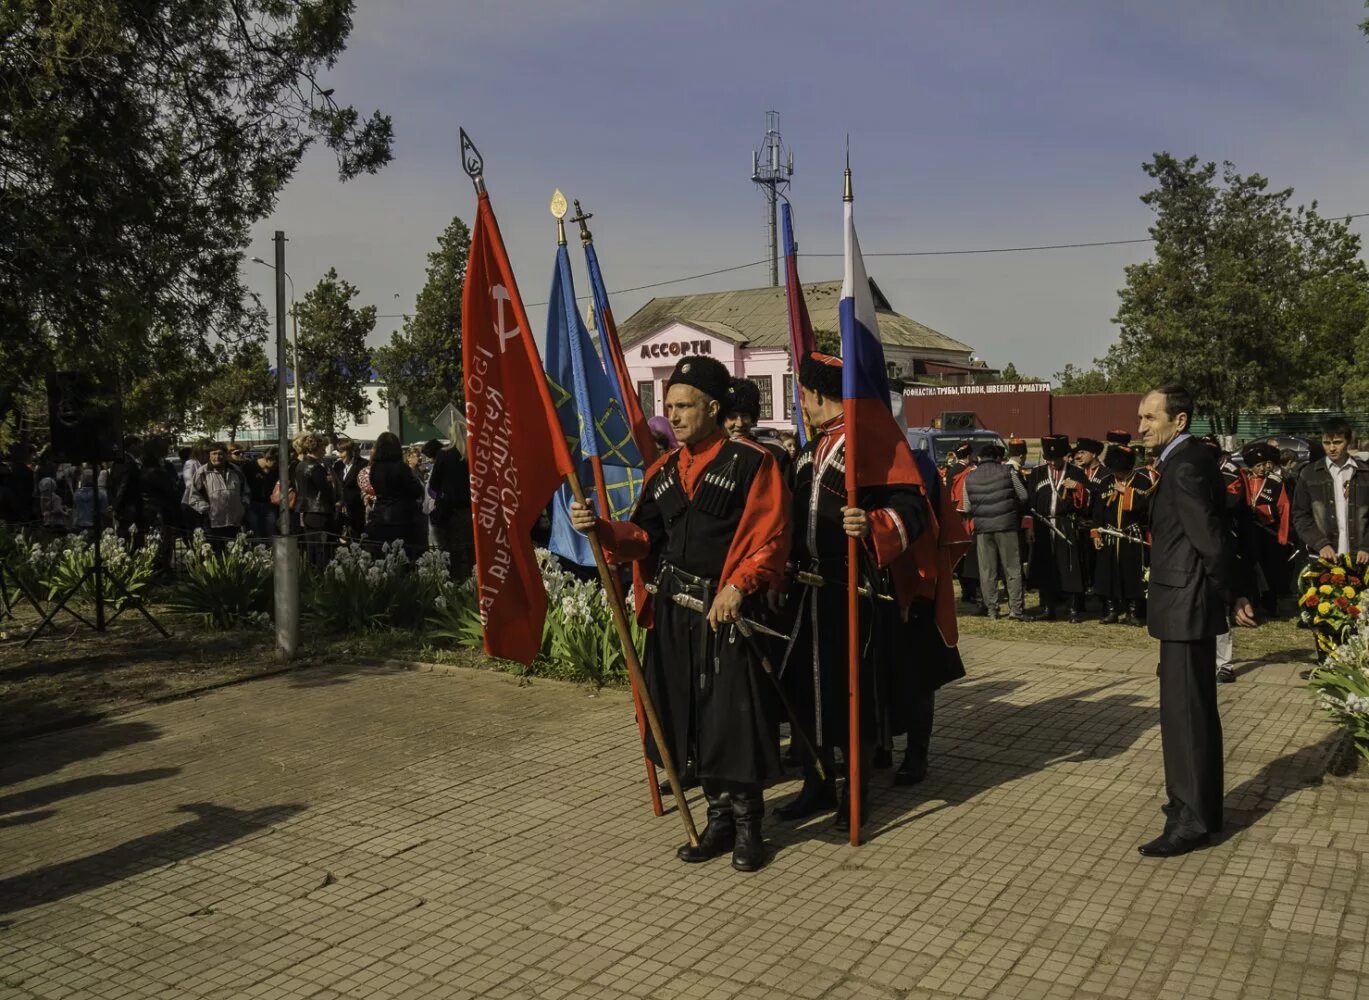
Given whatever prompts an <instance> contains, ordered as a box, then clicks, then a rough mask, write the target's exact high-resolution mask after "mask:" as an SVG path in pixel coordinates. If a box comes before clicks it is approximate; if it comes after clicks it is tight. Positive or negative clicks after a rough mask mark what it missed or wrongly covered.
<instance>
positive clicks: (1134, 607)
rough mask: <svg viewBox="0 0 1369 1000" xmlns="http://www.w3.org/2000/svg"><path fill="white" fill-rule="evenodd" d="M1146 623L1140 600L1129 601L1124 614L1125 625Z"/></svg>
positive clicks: (1123, 621) (1123, 622)
mask: <svg viewBox="0 0 1369 1000" xmlns="http://www.w3.org/2000/svg"><path fill="white" fill-rule="evenodd" d="M1144 623H1145V614H1144V612H1142V611H1141V602H1140V601H1127V613H1126V614H1125V615H1123V616H1122V624H1123V625H1142V624H1144Z"/></svg>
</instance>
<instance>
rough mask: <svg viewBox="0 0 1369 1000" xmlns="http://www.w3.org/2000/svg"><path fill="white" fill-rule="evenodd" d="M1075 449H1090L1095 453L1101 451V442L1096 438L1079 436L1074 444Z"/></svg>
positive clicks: (1099, 453)
mask: <svg viewBox="0 0 1369 1000" xmlns="http://www.w3.org/2000/svg"><path fill="white" fill-rule="evenodd" d="M1074 450H1075V451H1091V452H1093V454H1095V455H1101V454H1102V453H1103V442H1102V441H1099V440H1098V439H1097V438H1080V439H1079V440H1078V441H1077V442H1076V443H1075V445H1074Z"/></svg>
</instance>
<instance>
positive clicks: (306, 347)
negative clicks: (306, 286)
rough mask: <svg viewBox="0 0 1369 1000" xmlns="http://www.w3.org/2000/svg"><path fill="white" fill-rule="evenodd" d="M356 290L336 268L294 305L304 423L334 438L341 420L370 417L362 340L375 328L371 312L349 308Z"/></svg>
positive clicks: (368, 372) (367, 368) (366, 352)
mask: <svg viewBox="0 0 1369 1000" xmlns="http://www.w3.org/2000/svg"><path fill="white" fill-rule="evenodd" d="M358 294H359V293H358V292H357V289H356V286H355V285H353V284H352V283H351V282H349V281H344V280H342V279H341V278H339V277H338V273H337V269H336V268H331V267H330V268H329V269H328V273H327V274H326V275H324V276H323V279H322V280H321V281H320V282H319V283H318V284H317V285H316V286H314V288H312V289H310V290H309V292H308V294H306V295H305V296H304V301H303V302H301V303H300V304H299V307H298V310H297V315H298V317H299V367H300V370H299V372H298V373H297V377H298V378H299V379H300V389H301V391H302V393H303V395H304V409H305V416H306V422H307V423H308V424H309V425H311V426H314V427H318V428H321V429H322V430H325V431H327V432H328V435H329V436H330V437H334V436H336V434H337V430H338V427H339V425H340V424H341V423H342V422H343V419H344V417H346V416H348V415H350V416H351V417H352V418H354V419H356V420H360V419H361V418H362V417H364V416H366V414H367V413H368V412H370V409H371V405H370V401H369V400H368V399H367V398H366V392H365V387H366V385H367V383H369V382H370V380H371V351H370V348H368V347H367V346H366V338H367V336H368V335H369V334H370V332H371V331H372V330H374V329H375V325H376V307H375V306H363V307H362V308H360V309H358V308H356V307H355V306H353V305H352V300H353V299H354V298H356V297H357V295H358Z"/></svg>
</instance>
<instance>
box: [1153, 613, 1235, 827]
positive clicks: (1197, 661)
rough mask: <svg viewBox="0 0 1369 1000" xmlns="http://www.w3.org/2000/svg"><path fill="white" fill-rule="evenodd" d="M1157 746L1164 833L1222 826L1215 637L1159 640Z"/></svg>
mask: <svg viewBox="0 0 1369 1000" xmlns="http://www.w3.org/2000/svg"><path fill="white" fill-rule="evenodd" d="M1158 673H1159V675H1160V744H1161V747H1162V748H1163V750H1164V757H1165V791H1166V792H1167V793H1168V796H1169V801H1168V802H1167V803H1166V804H1165V807H1164V812H1165V817H1166V819H1165V832H1166V833H1171V834H1174V835H1176V836H1179V837H1185V838H1189V837H1196V836H1198V835H1200V834H1214V835H1215V834H1217V833H1219V832H1220V831H1221V829H1222V720H1221V717H1220V716H1219V715H1218V714H1217V640H1216V639H1215V638H1210V639H1196V640H1194V641H1191V642H1181V641H1176V640H1164V641H1161V643H1160V668H1159V671H1158Z"/></svg>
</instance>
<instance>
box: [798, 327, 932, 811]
mask: <svg viewBox="0 0 1369 1000" xmlns="http://www.w3.org/2000/svg"><path fill="white" fill-rule="evenodd" d="M841 373H842V370H841V361H840V359H838V358H834V357H831V356H829V355H825V354H820V353H817V352H814V353H811V354H809V355H808V356H807V357H806V358H804V360H803V362H802V364H801V366H800V369H799V385H800V387H801V390H802V391H801V400H802V405H803V409H804V414H805V416H806V417H807V418H808V421H809V423H810V425H811V426H812V427H813V430H814V434H813V438H812V439H811V440H810V441H809V442H808V444H807V445H805V446H804V448H803V450H802V451H800V452H799V455H798V458H797V459H796V460H795V462H794V497H793V519H792V520H793V534H794V538H793V546H792V552H793V564H794V567H795V569H796V571H798V572H802V573H806V574H811V577H809V578H807V582H804V580H803V579H800V580H799V581H798V582H797V583H796V585H795V588H794V590H793V591H792V592H791V596H790V604H791V605H792V606H793V607H794V609H795V614H796V621H795V626H794V631H793V633H792V636H791V639H790V644H789V649H788V651H787V652H786V655H785V659H784V662H783V665H782V666H781V674H782V677H783V681H784V686H785V690H786V691H787V692H788V695H789V700H790V702H791V704H793V705H794V707H795V709H796V712H797V714H798V716H799V719H800V721H801V723H802V724H803V725H804V727H805V728H806V729H807V731H808V733H809V735H810V737H812V738H813V742H814V744H815V745H816V747H817V748H818V753H819V754H820V755H821V756H822V757H823V765H824V767H825V769H826V771H827V779H826V780H825V781H824V780H822V779H821V778H820V777H819V776H818V771H817V768H816V767H814V765H813V763H812V761H811V760H805V761H804V772H803V773H804V783H803V790H802V791H801V792H800V793H799V795H798V797H797V798H796V799H794V800H793V801H791V802H789V803H787V804H786V805H784V806H782V807H780V809H779V810H777V812H778V815H779V816H780V817H781V818H784V819H800V818H803V817H806V816H811V815H813V814H815V813H818V812H824V811H830V810H831V809H833V808H837V809H838V811H837V817H836V826H837V829H840V830H845V829H848V828H849V824H850V802H849V787H848V789H847V792H846V795H845V797H844V799H843V801H842V802H841V803H840V804H838V802H837V798H836V790H835V782H834V761H835V754H834V751H835V750H836V749H837V748H838V747H839V748H841V751H842V755H843V757H845V756H846V755H847V754H848V753H849V748H850V711H849V686H850V685H849V681H850V676H849V655H848V650H847V635H848V632H847V627H848V607H847V593H846V579H847V542H848V540H849V538H851V537H856V538H858V539H860V546H859V550H860V554H861V573H860V578H861V582H862V585H863V586H865V587H868V588H869V590H870V592H871V593H872V594H874V595H881V596H882V598H884V599H880V597H868V596H867V597H864V598H862V600H861V602H860V623H859V628H860V648H861V652H862V655H861V663H860V681H861V698H860V702H861V720H860V743H861V747H860V754H861V768H860V774H861V783H862V785H861V817H862V820H863V819H864V817H865V815H866V813H867V812H868V808H869V799H868V797H867V796H866V795H865V790H866V782H867V781H868V776H869V773H870V769H871V758H872V755H873V750H874V748H875V747H876V746H884V747H889V746H892V743H893V736H894V735H895V734H897V733H901V732H904V731H906V730H907V729H908V728H909V720H907V719H906V718H899V716H900V715H901V714H904V713H901V712H900V711H899V707H900V701H899V699H898V698H897V697H896V694H895V688H894V677H893V673H894V671H895V670H905V669H916V668H915V666H912V665H909V664H908V655H907V650H906V649H905V648H903V647H902V640H903V632H904V625H903V622H902V618H901V615H900V608H899V604H898V602H897V600H896V599H895V593H894V589H893V582H892V580H891V578H890V574H889V572H888V567H889V566H890V565H891V564H892V563H893V562H894V560H895V559H897V558H898V557H900V556H901V555H902V554H903V553H904V552H906V551H907V550H908V549H909V547H910V546H912V545H913V543H914V542H915V541H916V540H917V539H918V538H919V536H921V534H922V533H923V531H924V530H926V528H927V523H928V516H927V499H926V497H925V496H924V495H923V493H922V491H921V490H920V489H918V488H917V487H915V486H911V485H899V484H890V485H885V486H867V487H863V488H862V489H861V490H860V492H859V495H858V496H859V504H858V506H857V507H854V508H848V507H847V504H846V462H845V458H846V424H845V416H844V414H843V410H842V386H841ZM847 763H848V766H849V761H848V762H847Z"/></svg>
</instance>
